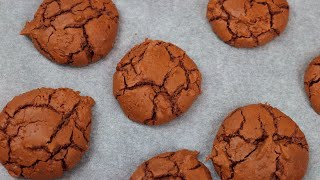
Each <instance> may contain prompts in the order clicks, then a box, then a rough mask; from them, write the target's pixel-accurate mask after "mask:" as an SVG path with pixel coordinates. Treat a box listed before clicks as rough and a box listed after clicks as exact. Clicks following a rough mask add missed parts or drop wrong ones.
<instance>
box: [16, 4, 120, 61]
mask: <svg viewBox="0 0 320 180" xmlns="http://www.w3.org/2000/svg"><path fill="white" fill-rule="evenodd" d="M118 19H119V14H118V11H117V8H116V6H115V5H114V4H113V2H112V0H44V1H43V3H42V4H41V5H40V7H39V9H38V10H37V12H36V14H35V16H34V19H33V20H32V21H31V22H27V23H26V26H25V27H24V29H23V30H22V31H21V34H22V35H26V36H28V37H30V38H31V40H32V42H33V44H34V46H35V47H36V48H37V49H38V51H40V52H41V54H43V55H44V56H45V57H47V58H48V59H50V60H52V61H54V62H56V63H58V64H63V65H70V66H86V65H88V64H90V63H94V62H96V61H98V60H100V59H101V58H103V57H104V56H106V55H107V54H108V53H109V52H110V51H111V49H112V48H113V44H114V42H115V39H116V36H117V31H118Z"/></svg>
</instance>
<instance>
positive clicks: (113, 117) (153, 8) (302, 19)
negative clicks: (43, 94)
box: [0, 0, 320, 180]
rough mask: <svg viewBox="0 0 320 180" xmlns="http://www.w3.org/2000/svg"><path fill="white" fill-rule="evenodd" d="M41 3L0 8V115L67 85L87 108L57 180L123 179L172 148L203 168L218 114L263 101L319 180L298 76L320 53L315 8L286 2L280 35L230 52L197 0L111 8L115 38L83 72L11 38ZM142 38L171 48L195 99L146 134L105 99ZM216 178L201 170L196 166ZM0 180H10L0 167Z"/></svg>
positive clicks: (314, 122) (136, 0)
mask: <svg viewBox="0 0 320 180" xmlns="http://www.w3.org/2000/svg"><path fill="white" fill-rule="evenodd" d="M41 2H42V1H41V0H28V1H27V0H15V1H12V0H0V32H1V34H0V84H1V85H0V93H1V96H0V97H1V98H0V107H1V108H3V107H4V106H5V105H6V103H7V102H9V101H10V100H11V99H12V98H13V97H14V96H15V95H18V94H20V93H23V92H26V91H29V90H31V89H34V88H38V87H43V86H46V87H54V88H57V87H69V88H73V89H75V90H78V91H81V92H82V95H89V96H92V97H93V98H94V99H95V100H96V105H95V107H94V113H93V115H94V119H93V129H92V138H91V148H90V150H89V151H88V153H86V156H85V158H83V159H82V161H81V163H80V164H79V165H78V166H77V167H76V168H75V169H73V170H72V171H70V172H67V173H66V174H65V176H64V177H63V179H77V180H82V179H83V180H86V179H92V180H100V179H107V180H109V179H110V180H125V179H128V178H129V177H130V175H131V174H132V172H133V171H134V170H135V169H136V167H137V166H138V165H140V164H141V163H142V162H143V161H145V160H147V159H149V158H151V157H152V156H154V155H156V154H159V153H162V152H166V151H175V150H178V149H182V148H188V149H191V150H198V151H200V153H201V154H200V156H199V159H200V160H201V161H202V162H204V161H205V158H206V156H207V155H209V154H210V152H211V148H212V141H213V139H214V137H215V134H216V133H217V130H218V128H219V126H220V124H221V122H222V121H223V119H224V118H225V117H226V115H227V114H228V113H229V112H231V111H233V110H234V109H235V108H237V107H239V106H244V105H247V104H251V103H259V102H268V103H270V104H271V105H272V106H274V107H277V108H279V109H280V110H282V111H283V112H284V113H286V114H287V115H288V116H290V117H291V118H292V119H293V120H295V122H296V123H297V124H298V125H299V126H300V128H301V130H302V131H303V132H304V133H305V135H306V137H307V140H308V143H309V145H310V161H309V167H308V172H307V174H306V176H305V179H307V180H317V179H320V116H319V115H317V114H316V113H315V112H314V111H313V110H312V108H311V107H310V105H309V100H308V98H307V96H306V94H305V92H304V87H303V76H304V71H305V69H306V67H307V65H308V63H309V62H310V61H311V60H312V59H313V58H314V57H315V56H317V55H319V54H320V31H319V24H320V18H319V16H320V11H319V8H320V1H319V0H307V1H301V0H289V4H290V21H289V24H288V27H287V29H286V31H285V32H284V33H283V34H282V35H281V36H280V37H279V38H276V39H275V40H274V41H272V42H271V43H269V44H267V45H266V46H263V47H260V48H255V49H251V50H248V49H236V48H233V47H230V46H228V45H226V44H224V43H223V42H222V41H220V40H219V39H218V38H217V37H216V36H215V34H214V33H213V32H212V31H211V27H210V25H209V23H208V21H207V19H206V17H205V15H206V6H207V0H114V2H115V4H116V5H117V8H118V10H119V13H120V30H119V34H118V37H117V40H116V44H115V47H114V49H113V50H112V51H111V53H110V54H109V55H108V56H107V57H106V58H104V59H103V60H101V61H100V62H98V63H95V64H93V65H90V66H88V67H85V68H71V67H66V66H60V65H57V64H54V63H52V62H50V61H49V60H47V59H46V58H45V57H44V56H42V55H41V54H40V53H39V52H38V51H37V50H36V49H35V48H34V47H33V44H32V43H31V41H30V40H29V39H27V38H26V37H24V36H20V35H19V32H20V30H21V29H22V28H23V26H24V24H25V22H26V21H27V20H31V19H32V18H33V15H34V13H35V11H36V10H37V8H38V6H39V5H40V4H41ZM145 38H151V39H160V40H164V41H168V42H172V43H174V44H176V45H178V46H179V47H181V48H182V49H184V50H185V51H186V52H187V54H188V55H189V56H190V57H191V58H192V59H193V60H194V61H195V62H196V64H197V65H198V67H199V69H200V70H201V72H202V75H203V84H202V85H203V93H202V95H201V96H200V97H199V99H198V100H197V101H196V103H194V104H193V106H192V108H191V109H190V110H189V111H188V112H187V113H186V114H184V115H183V116H181V117H180V118H178V119H176V120H175V121H173V122H172V123H169V124H167V125H164V126H161V127H147V126H143V125H140V124H136V123H133V122H131V121H130V120H128V118H127V117H126V116H125V115H124V114H123V112H122V111H121V109H120V107H119V105H118V103H117V101H116V99H115V98H114V97H113V95H112V76H113V73H114V72H115V68H116V65H117V63H118V62H119V61H120V59H121V58H122V57H123V56H124V55H125V53H126V52H127V51H129V50H130V49H131V48H132V47H133V46H134V45H135V44H138V43H141V42H142V41H144V39H145ZM205 164H206V165H207V166H208V167H209V168H210V170H211V173H212V175H213V178H214V179H218V176H217V174H216V173H215V171H214V170H213V166H212V164H211V162H205ZM0 179H10V176H9V175H8V173H7V172H6V170H5V169H4V168H3V167H2V166H1V168H0Z"/></svg>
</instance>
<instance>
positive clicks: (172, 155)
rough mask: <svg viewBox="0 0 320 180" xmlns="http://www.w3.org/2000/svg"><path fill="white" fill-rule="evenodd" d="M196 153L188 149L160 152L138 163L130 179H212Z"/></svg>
mask: <svg viewBox="0 0 320 180" xmlns="http://www.w3.org/2000/svg"><path fill="white" fill-rule="evenodd" d="M198 154H199V152H197V151H190V150H180V151H177V152H167V153H163V154H160V155H158V156H156V157H153V158H151V159H149V160H148V161H146V162H144V163H143V164H142V165H140V166H139V167H138V169H137V170H136V171H135V172H134V173H133V174H132V176H131V178H130V180H153V179H159V180H166V179H172V180H173V179H176V180H183V179H188V180H198V179H201V180H212V177H211V174H210V171H209V170H208V168H207V167H206V166H205V165H204V164H202V163H201V162H200V161H199V160H198V159H197V156H198Z"/></svg>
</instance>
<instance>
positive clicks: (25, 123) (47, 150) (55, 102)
mask: <svg viewBox="0 0 320 180" xmlns="http://www.w3.org/2000/svg"><path fill="white" fill-rule="evenodd" d="M93 105H94V100H93V99H92V98H90V97H82V96H80V95H79V92H74V91H73V90H71V89H49V88H41V89H36V90H32V91H30V92H27V93H24V94H22V95H19V96H17V97H15V98H13V99H12V101H11V102H9V103H8V104H7V106H6V107H5V108H4V109H3V111H2V112H1V113H0V162H1V163H2V164H3V165H4V167H5V168H6V169H7V170H8V172H9V173H10V175H12V176H14V177H23V178H27V179H53V178H57V177H60V176H62V175H63V172H64V171H66V170H70V169H72V168H73V167H74V166H75V165H76V164H77V163H78V162H79V161H80V159H81V158H82V156H83V154H84V153H85V152H86V151H87V149H88V143H89V139H90V131H91V108H92V106H93Z"/></svg>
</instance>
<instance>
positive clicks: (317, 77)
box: [304, 56, 320, 114]
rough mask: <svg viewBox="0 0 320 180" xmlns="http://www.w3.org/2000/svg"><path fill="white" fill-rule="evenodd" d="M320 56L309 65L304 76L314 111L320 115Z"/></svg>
mask: <svg viewBox="0 0 320 180" xmlns="http://www.w3.org/2000/svg"><path fill="white" fill-rule="evenodd" d="M319 82H320V56H319V57H316V58H315V59H314V60H313V61H311V63H310V64H309V66H308V68H307V70H306V72H305V75H304V87H305V90H306V93H307V95H308V97H309V100H310V102H311V106H312V107H313V109H314V110H315V111H316V112H317V113H318V114H320V83H319Z"/></svg>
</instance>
